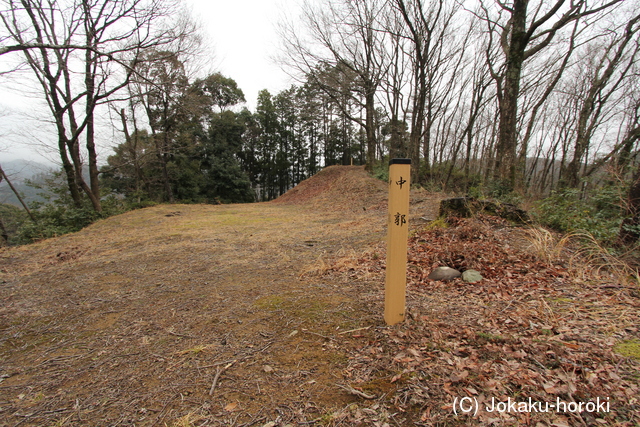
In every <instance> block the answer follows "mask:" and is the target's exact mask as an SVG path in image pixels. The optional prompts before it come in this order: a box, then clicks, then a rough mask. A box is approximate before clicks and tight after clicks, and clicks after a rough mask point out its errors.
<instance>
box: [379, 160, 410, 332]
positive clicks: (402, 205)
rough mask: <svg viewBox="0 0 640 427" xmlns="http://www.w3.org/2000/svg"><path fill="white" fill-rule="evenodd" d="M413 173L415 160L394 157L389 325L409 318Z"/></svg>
mask: <svg viewBox="0 0 640 427" xmlns="http://www.w3.org/2000/svg"><path fill="white" fill-rule="evenodd" d="M410 176H411V159H392V160H391V162H390V163H389V217H388V221H387V222H388V229H387V230H388V231H387V269H386V280H385V286H384V320H385V322H386V323H387V325H395V324H396V323H399V322H402V321H403V320H404V318H405V291H406V286H407V239H408V238H409V185H410V182H409V178H410Z"/></svg>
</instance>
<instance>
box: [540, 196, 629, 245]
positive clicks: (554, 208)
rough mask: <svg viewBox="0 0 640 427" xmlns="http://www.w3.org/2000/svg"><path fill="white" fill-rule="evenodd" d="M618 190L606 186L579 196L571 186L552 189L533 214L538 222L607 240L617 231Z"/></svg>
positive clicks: (616, 233) (619, 218)
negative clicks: (586, 195) (583, 232)
mask: <svg viewBox="0 0 640 427" xmlns="http://www.w3.org/2000/svg"><path fill="white" fill-rule="evenodd" d="M621 194H622V189H621V188H620V187H619V186H615V185H608V186H604V187H601V188H598V189H595V190H593V191H592V194H590V195H589V196H588V197H581V192H580V191H579V190H577V189H575V188H567V189H563V190H559V191H554V192H553V193H552V194H551V195H550V196H549V197H547V198H545V199H543V200H541V201H540V202H539V203H537V204H536V206H535V208H534V212H533V214H534V217H535V218H536V219H537V220H538V222H540V224H542V225H546V226H548V227H551V228H553V229H554V230H557V231H560V232H563V233H571V232H575V231H587V232H589V233H591V234H592V235H593V237H595V238H596V239H597V240H598V241H601V242H605V243H611V242H613V241H614V240H615V238H616V237H617V235H618V232H619V231H620V223H621V221H622V218H623V211H622V209H621V208H620V201H621Z"/></svg>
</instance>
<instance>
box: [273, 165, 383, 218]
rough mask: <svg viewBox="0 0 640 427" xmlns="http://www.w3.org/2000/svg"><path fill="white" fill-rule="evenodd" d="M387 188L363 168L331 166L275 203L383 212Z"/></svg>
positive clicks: (327, 208)
mask: <svg viewBox="0 0 640 427" xmlns="http://www.w3.org/2000/svg"><path fill="white" fill-rule="evenodd" d="M386 191H387V185H386V184H385V183H384V182H382V181H380V180H377V179H372V178H371V177H370V176H369V175H368V174H367V172H365V170H364V166H329V167H328V168H325V169H323V170H322V171H320V172H319V173H317V174H316V175H314V176H313V177H311V178H310V179H307V180H305V181H303V182H301V183H300V184H298V185H297V186H295V187H294V188H292V189H291V190H289V191H288V192H286V193H285V194H283V195H282V196H280V197H279V198H277V199H276V200H274V203H277V204H280V203H284V204H308V205H313V206H315V207H316V208H320V209H326V210H339V209H341V208H344V209H347V210H349V211H351V210H362V209H363V208H364V210H366V209H367V208H378V209H379V208H381V207H383V206H382V205H383V201H384V200H386Z"/></svg>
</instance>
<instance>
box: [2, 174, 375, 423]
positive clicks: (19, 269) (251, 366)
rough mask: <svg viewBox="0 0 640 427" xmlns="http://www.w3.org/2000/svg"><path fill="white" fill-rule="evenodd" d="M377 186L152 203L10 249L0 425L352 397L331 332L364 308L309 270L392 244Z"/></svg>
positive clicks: (302, 410) (341, 183)
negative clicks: (218, 201) (241, 199)
mask: <svg viewBox="0 0 640 427" xmlns="http://www.w3.org/2000/svg"><path fill="white" fill-rule="evenodd" d="M382 188H384V183H380V182H379V181H376V180H373V179H372V178H370V177H369V176H367V175H366V174H365V173H364V171H363V170H362V169H361V168H350V167H346V168H340V167H334V168H327V169H326V170H325V171H323V172H322V173H320V174H318V176H316V177H314V178H312V179H310V180H308V181H307V182H303V183H301V184H300V185H299V186H298V187H296V189H294V190H292V191H290V192H289V193H287V194H286V195H285V196H283V197H282V198H281V199H279V200H278V201H277V202H272V203H261V204H247V205H223V206H209V205H164V206H157V207H153V208H148V209H143V210H139V211H134V212H129V213H126V214H124V215H120V216H117V217H113V218H109V219H107V220H104V221H100V222H98V223H96V224H94V225H92V226H90V227H88V228H86V229H85V230H82V231H81V232H79V233H75V234H72V235H67V236H62V237H60V238H55V239H50V240H47V241H43V242H40V243H37V244H34V245H29V246H24V247H18V248H9V249H2V251H1V252H0V301H2V305H1V307H0V378H1V379H2V380H1V382H0V425H2V426H14V425H18V424H19V425H22V426H26V425H34V426H36V425H53V424H56V423H57V424H56V425H61V426H62V425H65V426H71V425H77V426H80V425H82V426H86V425H174V423H175V424H176V425H178V424H179V423H183V424H179V425H190V424H189V423H191V422H193V423H196V425H204V424H207V425H241V424H242V423H245V424H244V425H263V424H265V423H267V422H269V421H277V420H279V421H278V422H280V421H283V422H284V421H287V420H290V421H292V422H293V421H308V420H313V419H316V418H319V417H322V416H323V415H325V414H327V413H331V411H333V410H335V409H336V408H338V407H342V406H344V404H345V403H348V402H350V401H352V400H354V397H353V396H351V395H350V394H349V393H347V392H345V391H343V390H342V389H340V388H339V387H337V386H336V383H338V382H341V381H342V378H341V374H340V372H341V369H343V368H344V366H345V365H346V361H347V356H346V355H345V353H344V352H343V351H342V350H341V347H342V345H343V343H338V342H337V341H336V340H335V339H328V338H325V336H327V334H337V333H339V332H341V331H346V330H349V329H357V328H360V327H363V326H367V325H370V324H371V322H370V320H368V319H370V317H371V314H370V313H369V311H368V310H369V309H368V308H367V307H366V306H364V305H363V304H361V303H360V302H359V301H358V295H357V294H355V293H354V290H353V289H349V288H346V287H344V286H343V285H344V284H341V283H338V282H336V281H335V280H331V279H322V278H318V277H306V276H303V277H301V273H304V271H305V270H306V269H309V268H316V267H317V262H318V260H322V259H325V258H327V257H332V256H337V255H340V254H346V253H352V252H355V251H356V250H358V251H359V250H361V249H362V248H363V247H366V246H367V245H370V244H372V243H375V242H377V241H379V240H380V239H381V238H383V235H384V227H383V225H384V220H385V215H386V213H385V212H384V210H383V209H380V207H383V206H384V204H385V202H384V192H383V191H382ZM345 189H349V191H350V193H349V194H348V195H346V194H345ZM354 189H357V190H358V192H357V193H354ZM347 196H348V197H347ZM347 199H348V201H349V202H350V203H349V204H348V206H339V207H336V206H337V205H339V203H337V202H339V201H340V200H347ZM302 201H306V202H307V203H304V204H302V203H301V202H302ZM310 205H311V206H310ZM372 207H374V208H376V207H377V208H378V209H370V208H372ZM363 208H364V209H363ZM376 315H377V314H376ZM377 322H379V320H378V321H377ZM340 337H343V338H344V340H343V341H344V342H345V343H346V342H348V341H349V340H350V339H351V338H350V337H349V336H348V335H343V336H340ZM203 420H204V421H203ZM252 422H253V424H251V423H252Z"/></svg>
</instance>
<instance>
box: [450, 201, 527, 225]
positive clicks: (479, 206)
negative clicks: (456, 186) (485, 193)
mask: <svg viewBox="0 0 640 427" xmlns="http://www.w3.org/2000/svg"><path fill="white" fill-rule="evenodd" d="M477 214H488V215H495V216H499V217H501V218H504V219H506V220H508V221H512V222H514V223H517V224H528V223H529V222H531V218H530V217H529V214H528V213H527V211H525V210H524V209H520V208H519V207H517V206H516V205H513V204H511V203H502V202H499V201H497V200H478V199H476V198H474V197H454V198H451V199H444V200H441V201H440V216H441V217H445V218H446V217H449V216H455V217H461V218H469V217H471V216H474V215H477Z"/></svg>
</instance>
